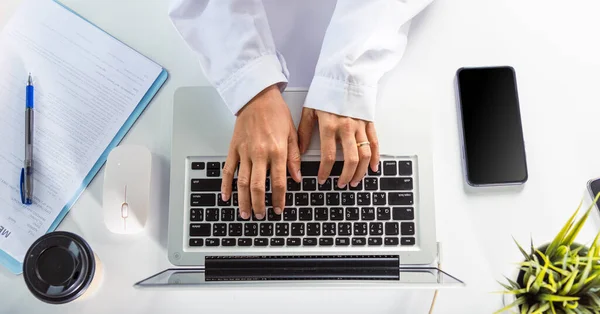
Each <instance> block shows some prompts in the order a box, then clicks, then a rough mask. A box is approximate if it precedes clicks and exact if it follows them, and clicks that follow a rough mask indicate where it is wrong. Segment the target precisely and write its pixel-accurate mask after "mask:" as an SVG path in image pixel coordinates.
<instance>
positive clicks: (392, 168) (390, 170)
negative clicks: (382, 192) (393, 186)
mask: <svg viewBox="0 0 600 314" xmlns="http://www.w3.org/2000/svg"><path fill="white" fill-rule="evenodd" d="M397 170H398V169H397V168H396V161H394V160H386V161H384V162H383V175H386V176H395V175H396V173H397V172H398V171H397Z"/></svg>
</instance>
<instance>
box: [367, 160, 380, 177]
mask: <svg viewBox="0 0 600 314" xmlns="http://www.w3.org/2000/svg"><path fill="white" fill-rule="evenodd" d="M368 173H369V175H370V176H380V175H381V161H380V162H379V165H378V166H377V172H373V170H371V166H369V171H368Z"/></svg>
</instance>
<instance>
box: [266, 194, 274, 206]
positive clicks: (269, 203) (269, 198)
mask: <svg viewBox="0 0 600 314" xmlns="http://www.w3.org/2000/svg"><path fill="white" fill-rule="evenodd" d="M265 206H273V194H271V193H265Z"/></svg>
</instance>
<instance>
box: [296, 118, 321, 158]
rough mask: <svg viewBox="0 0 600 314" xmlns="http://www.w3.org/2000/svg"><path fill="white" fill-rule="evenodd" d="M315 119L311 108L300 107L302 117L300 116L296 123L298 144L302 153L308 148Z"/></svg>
mask: <svg viewBox="0 0 600 314" xmlns="http://www.w3.org/2000/svg"><path fill="white" fill-rule="evenodd" d="M316 121H317V117H316V115H315V111H314V110H313V109H310V108H304V109H302V118H300V124H299V125H298V144H299V145H298V146H299V148H300V153H302V154H304V153H305V152H306V150H307V149H308V145H309V144H310V138H311V136H312V131H313V128H314V127H315V122H316Z"/></svg>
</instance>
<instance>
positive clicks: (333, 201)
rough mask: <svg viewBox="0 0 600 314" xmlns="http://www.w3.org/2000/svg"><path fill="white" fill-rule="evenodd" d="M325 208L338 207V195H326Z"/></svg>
mask: <svg viewBox="0 0 600 314" xmlns="http://www.w3.org/2000/svg"><path fill="white" fill-rule="evenodd" d="M325 198H326V199H327V206H337V205H340V193H327V195H326V197H325Z"/></svg>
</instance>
